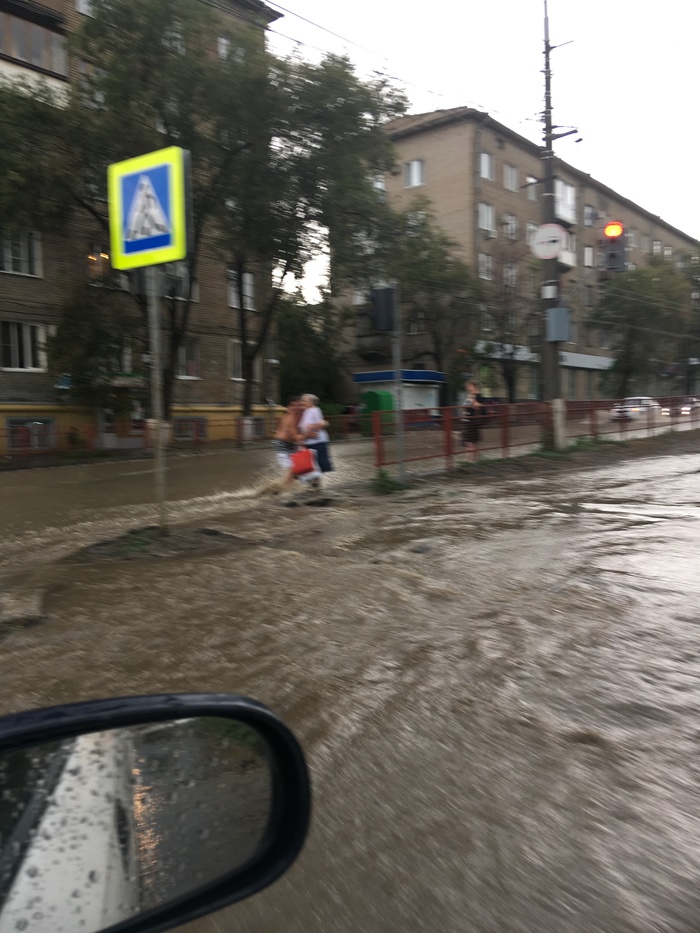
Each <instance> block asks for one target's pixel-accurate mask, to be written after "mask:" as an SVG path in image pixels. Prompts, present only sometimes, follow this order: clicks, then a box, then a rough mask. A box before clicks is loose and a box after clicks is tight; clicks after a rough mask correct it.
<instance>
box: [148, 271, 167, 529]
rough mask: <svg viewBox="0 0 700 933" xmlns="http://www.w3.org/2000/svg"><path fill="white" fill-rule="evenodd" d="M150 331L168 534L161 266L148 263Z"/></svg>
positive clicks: (162, 510)
mask: <svg viewBox="0 0 700 933" xmlns="http://www.w3.org/2000/svg"><path fill="white" fill-rule="evenodd" d="M145 272H146V294H147V296H148V330H149V339H150V345H151V417H152V419H153V424H154V430H155V439H154V441H155V443H154V450H155V492H156V506H157V509H158V526H159V533H160V535H161V537H165V536H166V535H168V534H169V528H168V517H167V509H166V504H165V438H164V436H163V365H162V354H161V326H160V288H159V283H160V278H161V271H160V268H159V267H158V266H147V267H146V269H145Z"/></svg>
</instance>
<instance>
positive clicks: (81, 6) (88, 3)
mask: <svg viewBox="0 0 700 933" xmlns="http://www.w3.org/2000/svg"><path fill="white" fill-rule="evenodd" d="M75 8H76V10H77V11H78V13H82V14H83V15H84V16H92V15H93V10H92V0H75Z"/></svg>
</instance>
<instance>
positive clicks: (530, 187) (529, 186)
mask: <svg viewBox="0 0 700 933" xmlns="http://www.w3.org/2000/svg"><path fill="white" fill-rule="evenodd" d="M525 188H526V190H527V199H528V201H536V200H537V179H536V178H535V176H534V175H528V176H527V177H526V178H525Z"/></svg>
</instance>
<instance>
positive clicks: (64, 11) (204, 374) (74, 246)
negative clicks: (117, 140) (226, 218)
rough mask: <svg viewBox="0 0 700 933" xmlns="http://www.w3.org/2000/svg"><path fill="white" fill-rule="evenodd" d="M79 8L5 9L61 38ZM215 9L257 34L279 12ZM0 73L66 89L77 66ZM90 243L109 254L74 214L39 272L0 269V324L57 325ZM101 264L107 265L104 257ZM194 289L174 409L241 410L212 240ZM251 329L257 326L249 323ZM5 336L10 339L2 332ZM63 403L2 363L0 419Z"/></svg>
mask: <svg viewBox="0 0 700 933" xmlns="http://www.w3.org/2000/svg"><path fill="white" fill-rule="evenodd" d="M79 5H81V6H82V3H79V0H42V2H41V4H38V3H34V2H33V3H31V4H30V3H26V4H25V3H24V2H23V0H14V2H13V3H12V4H10V7H11V10H12V15H13V16H16V17H26V19H27V21H31V22H36V21H37V19H36V18H37V17H39V18H40V19H41V17H42V15H43V14H44V13H46V12H48V11H50V12H53V13H55V14H57V18H56V19H51V17H49V18H48V20H47V22H50V23H51V28H52V29H54V30H55V31H56V32H58V33H59V34H60V33H61V32H63V33H65V34H69V33H71V32H72V31H74V30H76V29H77V28H78V26H79V24H80V22H81V20H82V18H83V17H84V15H85V14H84V13H81V12H79V11H78V7H79ZM213 5H214V6H215V7H216V8H217V9H218V10H219V11H220V12H221V14H222V15H223V16H224V17H230V18H231V19H232V20H233V21H237V22H244V23H246V24H250V23H252V22H254V23H255V24H256V25H259V26H260V27H261V36H262V35H263V32H262V29H264V27H265V26H266V25H267V24H268V23H269V22H270V21H272V20H274V19H275V18H277V16H278V15H279V14H277V13H275V12H274V11H272V10H271V9H269V8H268V7H266V6H265V5H264V4H263V3H262V2H260V0H216V2H214V3H213ZM4 7H5V5H3V8H4ZM0 15H2V14H1V13H0ZM216 41H217V40H216V37H215V36H214V37H212V49H213V51H214V50H215V48H216ZM0 72H1V73H4V74H5V75H8V76H22V77H25V78H28V79H30V80H31V79H32V78H35V77H41V78H43V79H45V80H47V81H48V83H49V84H50V85H51V86H52V87H54V88H55V89H57V88H61V87H65V86H66V83H67V81H68V80H69V79H75V77H76V75H77V67H76V63H75V62H70V63H69V68H68V75H67V76H66V77H62V76H60V75H47V74H45V73H44V72H42V71H41V70H39V69H37V68H36V67H34V66H33V65H32V64H31V63H28V62H24V63H23V62H20V61H18V60H16V59H15V58H14V57H13V56H8V55H6V54H3V55H0ZM137 154H138V153H135V155H137ZM95 246H98V247H99V248H100V250H101V251H104V252H105V253H107V252H108V247H107V245H106V235H105V232H104V231H103V230H101V229H99V227H98V226H97V225H92V224H91V223H90V222H89V221H88V220H87V219H86V216H85V215H82V214H81V215H78V214H75V215H74V216H73V218H72V219H71V221H70V223H69V226H68V229H67V230H66V231H65V232H63V233H62V234H61V235H56V234H50V233H45V234H42V235H41V254H42V262H41V268H40V269H38V270H37V269H34V270H33V271H34V272H38V274H31V275H30V274H19V273H18V272H16V271H5V272H0V322H6V323H7V324H11V325H12V326H13V334H16V330H15V329H14V327H15V325H24V324H26V325H42V326H45V327H48V326H51V325H56V324H57V322H58V320H59V318H60V312H61V308H62V305H63V303H64V302H65V301H66V299H67V298H69V297H70V295H71V294H72V293H73V291H74V290H75V289H76V287H77V285H78V284H79V283H82V282H85V280H86V279H87V278H89V277H90V273H91V263H93V262H95V261H104V260H99V255H97V257H93V258H92V259H91V258H90V257H91V256H92V254H93V253H94V247H95ZM106 261H107V264H108V257H107V258H106ZM252 271H253V273H254V277H255V296H256V299H257V302H258V303H259V304H261V303H262V301H264V300H265V297H266V296H265V287H266V283H267V287H268V288H269V271H268V270H262V269H257V270H252ZM197 285H198V292H199V294H198V297H197V300H196V301H194V302H193V304H192V307H191V311H190V327H189V337H190V339H191V340H194V341H196V343H197V348H196V350H197V352H196V365H195V366H194V368H193V369H192V371H191V374H190V375H185V376H184V377H183V378H178V379H177V384H176V387H175V393H174V404H175V406H177V407H179V408H180V409H181V410H182V409H187V410H192V411H193V412H194V413H195V414H196V411H197V409H199V408H201V409H207V410H208V411H211V410H212V409H218V408H220V409H223V410H226V409H235V408H236V407H237V406H240V404H241V402H242V398H243V382H242V380H241V379H239V378H235V376H236V374H235V372H234V370H233V368H232V367H233V357H234V353H235V350H234V346H233V343H234V342H235V340H236V335H237V334H238V333H239V324H238V319H237V312H236V311H235V309H233V308H232V307H230V303H229V277H228V271H227V268H226V263H225V262H224V260H223V257H222V255H221V252H220V250H219V249H218V247H217V244H216V243H215V241H214V237H213V236H210V237H209V238H208V239H206V242H205V244H204V246H203V248H202V249H201V252H200V260H199V269H198V283H197ZM96 287H97V286H96ZM118 300H120V301H121V302H122V303H123V306H124V310H125V313H129V314H138V309H137V306H136V303H135V301H134V299H133V297H131V296H130V295H127V294H125V295H124V296H123V297H120V298H119V299H118ZM251 326H252V327H253V328H254V326H255V325H254V323H253V324H252V325H251ZM4 333H5V336H6V337H7V336H8V334H9V331H8V330H7V328H6V329H5V331H4ZM0 340H2V334H1V333H0ZM133 349H134V355H135V356H136V354H137V353H139V350H141V351H145V350H146V349H147V348H146V347H142V348H138V347H134V348H133ZM1 350H2V347H0V351H1ZM272 356H273V354H272V353H271V352H264V353H263V354H262V359H261V361H260V363H259V364H258V370H259V372H258V376H259V379H258V381H257V382H256V384H255V391H254V397H253V400H254V403H258V404H259V403H264V401H265V399H266V398H267V397H268V396H275V397H276V396H277V384H278V375H277V367H276V365H270V364H268V363H267V360H268V359H270V358H271V357H272ZM42 360H43V356H42ZM1 362H2V358H0V363H1ZM5 362H7V358H5ZM134 368H136V367H134ZM63 394H65V393H63ZM61 399H62V392H61V390H60V389H59V388H57V387H56V386H55V385H54V380H53V379H52V378H51V377H50V376H49V375H48V373H47V372H45V371H44V372H36V371H28V370H27V369H26V368H20V367H16V366H15V367H11V366H10V367H8V366H0V403H1V404H2V406H3V413H4V414H6V413H7V412H12V411H13V410H15V408H16V411H17V412H19V413H20V414H21V412H22V410H23V408H22V406H23V405H27V406H30V405H31V411H32V412H34V413H35V412H36V410H37V409H36V405H37V404H38V405H41V404H45V405H46V406H47V407H48V406H53V405H55V404H56V402H58V403H59V404H60V403H61ZM27 411H29V408H27ZM2 433H3V425H2V424H0V435H2Z"/></svg>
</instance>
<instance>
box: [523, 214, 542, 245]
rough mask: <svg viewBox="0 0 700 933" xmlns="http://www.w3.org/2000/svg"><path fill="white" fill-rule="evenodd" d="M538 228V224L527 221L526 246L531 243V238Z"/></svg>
mask: <svg viewBox="0 0 700 933" xmlns="http://www.w3.org/2000/svg"><path fill="white" fill-rule="evenodd" d="M539 228H540V225H539V224H536V223H534V222H533V221H532V220H528V222H527V228H526V229H527V242H528V245H529V244H530V243H532V238H533V236H534V235H535V234H536V233H537V231H538V230H539Z"/></svg>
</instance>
